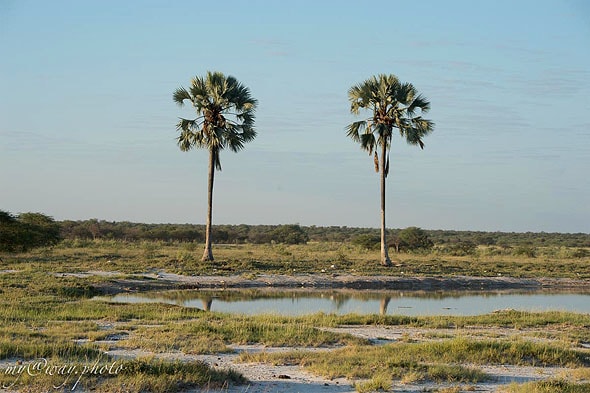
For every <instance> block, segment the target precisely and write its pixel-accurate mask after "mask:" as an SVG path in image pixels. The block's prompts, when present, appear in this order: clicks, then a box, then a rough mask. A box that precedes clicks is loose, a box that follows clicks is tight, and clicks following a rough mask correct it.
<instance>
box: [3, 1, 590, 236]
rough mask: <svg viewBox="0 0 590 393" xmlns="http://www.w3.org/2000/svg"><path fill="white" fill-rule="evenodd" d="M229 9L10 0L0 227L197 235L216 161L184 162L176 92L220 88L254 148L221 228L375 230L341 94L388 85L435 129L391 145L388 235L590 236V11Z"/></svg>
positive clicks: (412, 5)
mask: <svg viewBox="0 0 590 393" xmlns="http://www.w3.org/2000/svg"><path fill="white" fill-rule="evenodd" d="M220 4H221V3H217V2H211V1H176V2H167V1H151V0H146V1H125V2H120V1H110V0H107V1H73V0H72V1H64V0H56V1H51V2H47V1H40V0H37V1H33V0H30V1H27V0H19V1H17V0H0V209H1V210H6V211H9V212H12V213H14V214H18V213H21V212H42V213H44V214H48V215H50V216H53V217H54V218H55V219H57V220H66V219H71V220H84V219H89V218H98V219H104V220H108V221H134V222H145V223H195V224H202V223H204V222H205V217H206V208H207V206H206V205H207V195H206V185H207V184H206V183H207V152H206V151H205V150H194V151H190V152H186V153H184V152H181V151H180V150H179V148H178V146H177V145H176V142H175V137H176V135H177V132H176V129H175V124H176V122H177V119H178V117H187V118H189V117H193V116H194V112H193V111H192V110H191V107H190V106H187V107H185V108H180V107H178V106H176V104H175V103H174V102H173V100H172V93H173V91H174V90H175V89H176V88H178V87H180V86H189V84H190V79H191V78H192V77H194V76H196V75H205V74H206V72H207V71H221V72H223V73H225V74H227V75H233V76H235V77H236V78H237V79H238V80H239V81H240V82H242V83H243V84H244V85H246V86H248V87H249V88H250V90H251V92H252V95H253V96H254V97H255V98H257V99H258V101H259V106H258V110H257V112H256V129H257V131H258V137H257V138H256V140H255V141H254V142H252V143H250V144H248V145H247V146H246V148H245V150H243V151H242V152H240V153H238V154H235V153H232V152H229V151H225V152H223V153H222V155H221V163H222V166H223V171H222V172H217V173H216V179H215V190H214V204H213V223H214V224H251V225H255V224H290V223H299V224H301V225H317V226H332V225H335V226H349V227H375V228H376V227H378V226H379V177H378V175H377V174H376V173H375V172H374V170H373V162H372V159H371V158H370V157H368V156H367V154H366V153H365V152H363V151H362V150H361V149H360V147H359V146H358V145H357V144H356V143H355V142H353V141H352V140H350V139H348V138H347V137H346V131H345V127H346V125H347V124H349V123H350V122H351V121H354V120H356V119H357V118H356V117H353V116H352V115H350V111H349V109H350V104H349V102H348V98H347V91H348V89H349V88H350V87H351V86H353V85H355V84H357V83H359V82H362V81H363V80H365V79H367V78H369V77H370V76H372V75H377V74H380V73H385V74H390V73H392V74H395V75H397V76H398V77H399V78H400V80H402V81H404V82H411V83H413V84H414V85H415V87H416V88H417V89H418V90H419V92H420V93H422V94H423V95H425V96H426V97H427V98H428V99H429V100H430V102H431V107H432V109H431V111H430V112H429V113H428V115H427V116H426V117H427V118H429V119H431V120H433V121H434V122H435V124H436V125H435V130H434V132H433V134H431V135H430V136H428V137H427V138H426V139H425V143H426V146H425V148H424V150H420V149H419V148H418V147H415V146H410V145H407V144H406V143H405V142H404V141H403V140H402V139H400V138H399V137H396V138H394V140H393V147H392V153H391V169H390V175H389V178H388V180H387V226H388V227H390V228H405V227H408V226H419V227H422V228H425V229H449V230H481V231H506V232H526V231H531V232H542V231H543V232H584V233H590V203H589V202H588V201H590V176H589V175H588V172H589V170H590V119H589V115H590V2H587V1H584V0H561V1H558V0H552V1H547V0H539V1H535V0H517V1H512V0H510V1H508V0H499V1H483V0H482V1H470V0H463V1H459V0H447V1H435V0H430V1H421V2H401V1H391V0H375V1H371V2H359V1H355V2H353V1H328V0H325V1H307V0H305V1H294V2H283V1H271V0H266V1H262V0H259V1H237V0H234V1H226V2H223V3H222V5H220ZM368 115H369V114H368V113H367V114H366V116H368Z"/></svg>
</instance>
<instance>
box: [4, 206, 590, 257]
mask: <svg viewBox="0 0 590 393" xmlns="http://www.w3.org/2000/svg"><path fill="white" fill-rule="evenodd" d="M379 233H380V232H379V229H375V228H354V227H346V226H344V227H343V226H329V227H320V226H301V225H298V224H289V225H246V224H241V225H215V226H213V241H214V243H217V244H220V243H226V244H241V243H252V244H264V243H283V244H302V243H307V242H310V241H312V242H342V243H348V242H350V243H352V244H357V245H359V246H362V247H366V248H372V247H375V246H378V245H379ZM204 236H205V225H194V224H143V223H133V222H126V221H122V222H112V221H104V220H96V219H92V220H83V221H54V220H53V219H52V218H51V217H49V216H46V215H44V214H41V213H22V214H20V215H16V216H15V215H12V214H10V213H8V212H5V211H2V210H0V251H9V252H12V251H24V250H27V249H30V248H34V247H39V246H45V245H51V244H56V243H57V242H59V241H60V240H75V239H81V240H97V239H103V240H119V241H127V242H137V241H163V242H198V243H202V242H203V241H204ZM388 244H389V247H393V248H394V249H395V251H406V250H413V249H417V248H430V247H432V246H436V247H438V248H441V249H445V250H450V251H451V252H454V253H458V254H461V253H463V254H465V253H470V252H471V251H473V250H474V249H475V248H476V247H477V246H480V245H486V246H496V247H500V248H510V247H514V248H518V247H520V248H521V249H522V250H528V249H532V248H535V247H549V246H554V247H577V248H589V247H590V234H586V233H545V232H540V233H539V232H537V233H533V232H526V233H515V232H479V231H454V230H423V229H420V228H416V227H410V228H405V229H391V230H389V241H388Z"/></svg>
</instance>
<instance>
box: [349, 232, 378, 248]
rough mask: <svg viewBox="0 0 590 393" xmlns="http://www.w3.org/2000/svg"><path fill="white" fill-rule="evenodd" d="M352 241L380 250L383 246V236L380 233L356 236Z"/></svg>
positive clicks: (358, 244)
mask: <svg viewBox="0 0 590 393" xmlns="http://www.w3.org/2000/svg"><path fill="white" fill-rule="evenodd" d="M351 243H352V244H354V245H355V246H358V247H361V248H364V249H366V250H378V249H379V247H380V246H381V238H380V236H379V235H372V234H369V233H365V234H362V235H358V236H356V237H354V238H353V239H352V242H351Z"/></svg>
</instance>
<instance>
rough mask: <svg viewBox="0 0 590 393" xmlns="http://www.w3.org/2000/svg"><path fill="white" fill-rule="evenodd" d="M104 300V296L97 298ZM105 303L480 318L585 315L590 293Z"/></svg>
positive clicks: (164, 297) (227, 296)
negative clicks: (513, 313) (507, 313)
mask: <svg viewBox="0 0 590 393" xmlns="http://www.w3.org/2000/svg"><path fill="white" fill-rule="evenodd" d="M102 299H104V298H102ZM109 300H110V301H115V302H123V303H150V302H159V303H169V304H177V305H181V306H185V307H195V308H199V309H209V310H211V311H220V312H227V313H236V314H248V315H256V314H280V315H288V316H297V315H305V314H311V313H317V312H323V313H326V314H331V313H333V314H339V315H343V314H349V313H356V314H379V313H381V314H384V313H385V314H388V315H409V316H429V315H481V314H487V313H490V312H493V311H495V310H502V309H515V310H521V311H550V310H551V311H554V310H556V311H572V312H578V313H590V294H588V293H584V294H580V293H546V292H544V293H535V292H526V293H522V292H521V293H507V292H502V293H500V292H487V293H458V292H452V293H451V292H449V293H444V292H432V293H425V292H420V293H415V292H399V291H389V292H364V291H357V292H352V291H346V292H338V291H332V292H326V291H317V292H316V291H306V292H278V291H277V292H266V291H265V292H260V293H257V292H252V291H244V292H239V291H217V292H215V291H207V292H204V291H195V290H186V291H168V292H146V293H140V294H119V295H116V296H114V297H112V298H109Z"/></svg>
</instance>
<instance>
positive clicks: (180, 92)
mask: <svg viewBox="0 0 590 393" xmlns="http://www.w3.org/2000/svg"><path fill="white" fill-rule="evenodd" d="M172 99H173V100H174V102H176V103H177V104H178V105H180V106H183V105H184V101H185V100H189V101H190V100H191V95H190V93H189V92H188V91H187V90H186V89H185V88H184V87H179V88H178V89H176V90H175V91H174V94H172Z"/></svg>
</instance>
